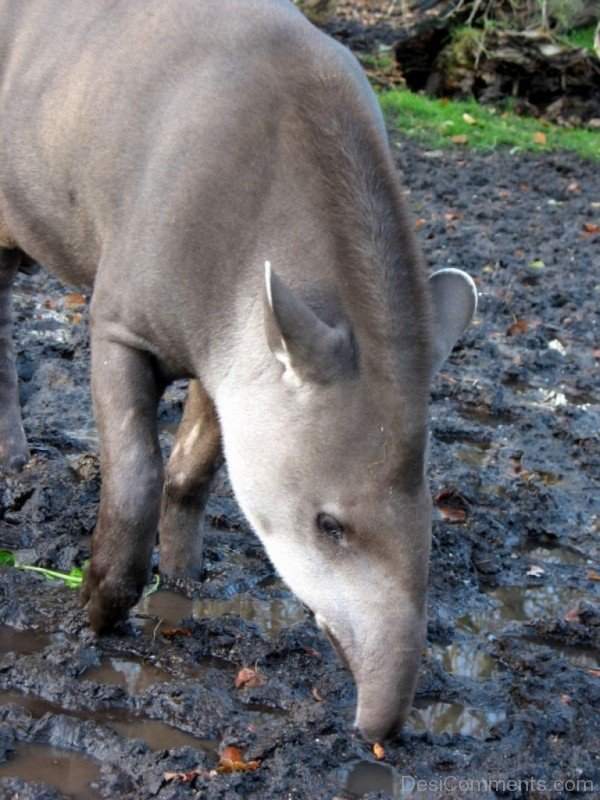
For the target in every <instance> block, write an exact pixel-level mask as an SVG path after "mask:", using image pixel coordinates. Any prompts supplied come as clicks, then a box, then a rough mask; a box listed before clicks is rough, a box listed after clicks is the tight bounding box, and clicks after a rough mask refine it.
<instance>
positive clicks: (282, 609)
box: [134, 589, 306, 636]
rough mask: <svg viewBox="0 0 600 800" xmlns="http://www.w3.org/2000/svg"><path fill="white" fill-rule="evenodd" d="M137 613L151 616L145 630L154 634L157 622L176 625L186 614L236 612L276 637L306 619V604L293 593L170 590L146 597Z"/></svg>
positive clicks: (198, 617) (202, 615)
mask: <svg viewBox="0 0 600 800" xmlns="http://www.w3.org/2000/svg"><path fill="white" fill-rule="evenodd" d="M136 612H137V613H138V614H142V615H146V616H150V617H152V619H151V620H148V621H147V622H146V623H144V631H145V632H147V633H152V632H153V631H154V630H155V629H156V625H157V624H161V625H166V626H173V625H176V624H177V623H178V622H180V621H181V620H182V619H184V618H185V617H194V618H195V619H202V618H204V617H220V616H223V615H224V614H235V615H236V616H238V617H240V618H241V619H243V620H246V621H247V622H253V623H255V624H256V625H258V627H259V628H260V629H261V631H263V632H264V633H265V634H269V635H271V636H276V635H277V634H279V633H281V632H282V631H284V630H285V629H286V628H290V627H291V626H292V625H295V624H296V623H299V622H304V621H305V619H306V612H305V610H304V606H303V605H302V603H301V602H300V601H299V600H296V599H295V598H294V597H291V596H290V597H286V598H276V597H275V598H272V599H270V600H259V599H258V598H255V597H253V596H252V595H250V594H240V595H237V596H235V597H232V598H231V600H213V599H210V598H201V599H197V600H191V599H189V598H187V597H184V596H183V595H181V594H177V593H176V592H173V591H169V590H167V589H162V590H159V591H157V592H154V593H153V594H151V595H148V597H145V598H144V599H143V600H142V601H141V602H140V603H138V605H137V606H136V608H135V609H134V613H136Z"/></svg>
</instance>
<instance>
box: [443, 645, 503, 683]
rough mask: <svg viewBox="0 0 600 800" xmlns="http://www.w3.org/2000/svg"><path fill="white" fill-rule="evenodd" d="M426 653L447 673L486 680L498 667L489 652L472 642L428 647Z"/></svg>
mask: <svg viewBox="0 0 600 800" xmlns="http://www.w3.org/2000/svg"><path fill="white" fill-rule="evenodd" d="M428 655H429V656H430V657H433V658H434V659H435V660H436V661H438V662H439V663H440V664H441V666H442V669H443V670H444V671H445V672H447V673H448V674H449V675H460V676H462V677H464V678H477V679H479V680H487V679H488V678H491V677H492V675H493V674H494V672H495V671H496V670H497V668H498V662H497V661H496V659H495V658H494V657H493V656H491V655H490V654H489V653H486V652H484V651H483V650H478V649H477V647H476V646H474V645H473V643H472V642H464V643H463V642H461V643H459V644H450V645H446V646H442V645H435V646H432V647H430V648H428Z"/></svg>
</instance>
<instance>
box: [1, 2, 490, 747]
mask: <svg viewBox="0 0 600 800" xmlns="http://www.w3.org/2000/svg"><path fill="white" fill-rule="evenodd" d="M0 19H1V24H0V245H2V247H3V249H1V250H0V326H1V327H0V455H1V457H2V460H3V462H4V463H5V465H6V466H7V467H9V468H10V467H12V468H13V469H19V468H20V467H22V466H23V464H24V463H25V461H26V459H27V456H28V453H27V445H26V441H25V437H24V434H23V428H22V424H21V419H20V411H19V405H18V395H17V380H16V373H15V367H14V357H13V352H12V345H11V341H10V326H11V323H10V298H9V290H10V283H11V281H12V279H13V277H14V274H15V272H16V270H17V269H18V268H19V265H20V264H22V263H23V262H22V258H23V254H27V258H28V259H29V261H31V260H33V261H37V262H39V263H42V264H44V266H45V267H46V268H48V269H49V270H50V271H52V272H53V273H54V274H55V275H57V276H59V277H61V278H63V279H64V280H65V281H67V282H69V283H71V284H76V285H79V286H81V287H84V288H87V289H89V290H91V291H92V301H91V316H90V321H91V340H92V392H93V400H94V409H95V415H96V419H97V423H98V428H99V433H100V443H101V444H100V455H101V466H102V491H101V500H100V509H99V516H98V522H97V527H96V530H95V533H94V537H93V553H92V560H91V564H90V567H89V569H88V571H87V575H86V580H85V587H84V591H83V599H84V601H87V602H88V607H89V617H90V622H91V625H92V627H93V628H94V629H95V630H96V631H98V632H102V631H105V630H108V629H110V628H111V627H112V626H113V625H114V624H116V623H117V622H118V621H119V620H121V619H122V618H123V617H124V616H125V615H126V614H127V611H128V609H129V608H130V607H131V606H132V605H133V604H134V603H135V602H136V601H137V599H138V598H139V596H140V593H141V591H142V589H143V587H144V585H145V583H146V581H147V579H148V575H149V568H150V559H151V553H152V549H153V547H154V545H155V542H156V533H157V529H158V531H159V539H160V565H161V570H162V571H163V572H165V573H166V574H168V575H171V576H188V577H193V578H198V577H199V576H200V573H201V567H202V552H201V551H202V536H201V528H202V525H201V522H202V513H203V509H204V505H205V502H206V498H207V496H208V492H209V489H210V485H211V480H212V477H213V475H214V473H215V470H216V469H217V468H218V466H219V464H220V463H221V460H222V458H223V455H224V456H225V457H226V459H227V463H228V467H229V473H230V476H231V481H232V484H233V487H234V490H235V492H236V496H237V499H238V501H239V504H240V506H241V508H242V510H243V511H244V513H245V514H246V516H247V517H248V519H249V521H250V523H251V524H252V526H253V528H254V530H255V531H256V533H257V534H258V536H259V537H260V539H261V541H262V542H263V543H264V545H265V547H266V549H267V552H268V554H269V556H270V558H271V559H272V561H273V563H274V565H275V567H276V568H277V570H278V571H279V572H280V574H281V575H282V576H283V578H284V579H285V580H286V581H287V582H288V584H289V585H290V587H291V589H292V590H293V591H294V592H295V593H296V594H297V595H298V596H299V597H300V598H301V599H302V600H303V601H304V602H305V603H306V604H307V605H308V606H309V607H310V608H311V609H312V610H313V611H314V612H315V615H316V619H317V621H318V623H319V625H320V626H321V627H322V628H323V629H324V630H325V631H326V633H327V634H328V636H329V637H330V639H331V641H332V642H333V643H334V645H335V647H336V648H337V649H338V651H339V652H340V654H341V655H342V657H343V658H344V660H345V661H346V663H347V664H348V666H349V668H350V669H351V670H352V673H353V676H354V678H355V681H356V685H357V690H358V707H357V713H356V725H357V726H358V727H359V728H360V730H361V731H362V732H363V734H364V735H365V736H366V737H368V738H374V739H378V738H381V737H383V736H384V735H386V734H388V733H391V732H393V731H395V730H397V729H398V728H399V727H400V726H401V724H402V722H403V720H404V719H405V717H406V715H407V713H408V712H409V710H410V708H411V703H412V699H413V694H414V690H415V684H416V680H417V673H418V665H419V658H420V654H421V651H422V649H423V645H424V641H425V630H426V587H427V573H428V557H429V546H430V533H431V522H430V517H431V501H430V495H429V492H428V488H427V484H426V480H425V467H426V450H427V440H428V421H427V417H428V395H429V384H430V380H431V376H432V374H433V371H434V369H435V368H436V367H437V366H439V364H440V363H441V362H442V361H443V360H444V358H445V357H446V356H447V355H448V354H449V353H450V351H451V349H452V346H453V345H454V342H455V341H456V339H457V337H458V336H459V335H460V334H461V332H462V331H463V330H464V328H465V327H466V326H467V325H468V323H469V321H470V319H471V317H472V315H473V312H474V309H475V303H476V295H475V292H474V286H473V283H472V281H470V279H469V278H468V276H466V275H465V274H464V273H462V272H459V271H458V270H443V271H441V272H438V273H436V274H435V275H434V276H432V278H430V279H429V282H428V281H427V280H426V275H425V268H424V264H423V261H422V258H421V255H420V253H419V249H418V247H417V245H416V243H415V241H414V237H413V233H412V229H411V222H410V218H409V216H408V214H407V211H406V209H405V206H404V202H403V191H402V188H401V186H400V185H399V183H398V177H397V174H396V170H395V168H394V165H393V162H392V159H391V156H390V153H389V147H388V142H387V137H386V133H385V129H384V126H383V122H382V119H381V115H380V112H379V110H378V106H377V103H376V100H375V98H374V95H373V93H372V91H371V89H370V87H369V85H368V83H367V81H366V80H365V78H364V76H363V74H362V71H361V70H360V68H359V66H358V65H357V63H356V61H355V60H354V58H353V57H352V56H351V55H350V54H349V53H348V52H347V51H346V50H344V49H343V48H342V47H340V46H338V45H336V44H335V43H334V42H333V41H331V40H330V39H328V38H327V37H326V36H324V35H323V34H321V33H320V32H318V31H317V30H316V29H315V28H313V27H312V26H311V25H310V24H309V23H308V22H307V21H306V20H305V19H304V18H303V17H302V15H301V14H300V13H299V12H297V11H296V10H295V9H294V7H293V6H292V5H291V4H290V3H288V2H285V1H283V2H280V1H278V0H260V1H258V0H254V1H253V0H202V2H200V0H198V2H193V1H192V0H190V2H186V3H173V2H171V0H120V2H119V1H118V0H117V2H115V0H95V2H93V3H90V2H88V0H28V2H23V0H0ZM270 264H272V265H273V267H274V269H273V268H271V267H270ZM275 270H276V271H275ZM182 377H190V378H192V379H193V380H192V382H191V384H190V392H189V397H188V401H187V404H186V407H185V412H184V416H183V420H182V423H181V427H180V429H179V431H178V434H177V437H176V440H175V443H174V448H173V453H172V455H171V457H170V458H169V461H168V463H167V464H166V467H165V468H164V469H163V464H162V461H161V455H160V449H159V444H158V435H157V423H156V412H157V404H158V401H159V399H160V396H161V394H162V392H163V391H164V388H165V387H166V386H167V385H168V384H169V383H170V382H171V381H172V380H174V379H176V378H182ZM161 496H162V500H161Z"/></svg>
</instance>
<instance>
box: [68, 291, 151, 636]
mask: <svg viewBox="0 0 600 800" xmlns="http://www.w3.org/2000/svg"><path fill="white" fill-rule="evenodd" d="M162 388H163V387H162V385H161V381H160V379H159V377H158V370H157V369H156V363H155V361H154V360H153V358H152V356H151V355H150V354H148V353H146V352H144V351H141V350H138V349H135V348H133V347H131V346H129V345H127V344H124V343H122V342H120V341H118V340H116V339H115V331H114V328H112V329H111V327H110V326H107V330H106V331H105V330H104V326H103V325H102V324H101V323H98V322H97V321H96V320H95V319H94V308H93V303H92V395H93V400H94V412H95V415H96V422H97V424H98V431H99V434H100V467H101V473H102V487H101V493H100V509H99V514H98V522H97V524H96V529H95V531H94V535H93V538H92V559H91V562H90V565H89V567H88V569H87V570H86V574H85V580H84V585H83V589H82V599H83V601H84V602H85V601H88V600H89V607H88V613H89V618H90V623H91V625H92V628H94V630H95V631H96V632H98V633H100V632H102V631H105V630H109V629H110V628H111V627H113V626H114V624H115V623H116V622H118V621H119V620H120V619H122V618H123V617H124V616H125V615H126V613H127V611H128V609H129V608H130V607H131V606H132V605H134V603H135V602H136V601H137V600H138V599H139V597H140V595H141V593H142V590H143V588H144V586H145V584H146V582H147V580H148V578H149V573H150V564H151V558H152V550H153V548H154V545H155V543H156V531H157V525H158V517H159V512H160V497H161V491H162V480H163V478H162V456H161V452H160V447H159V442H158V428H157V422H156V416H157V409H158V401H159V398H160V395H161V393H162Z"/></svg>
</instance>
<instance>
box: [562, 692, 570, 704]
mask: <svg viewBox="0 0 600 800" xmlns="http://www.w3.org/2000/svg"><path fill="white" fill-rule="evenodd" d="M560 702H561V703H562V704H563V706H569V705H571V698H570V697H569V695H568V694H561V696H560Z"/></svg>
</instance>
